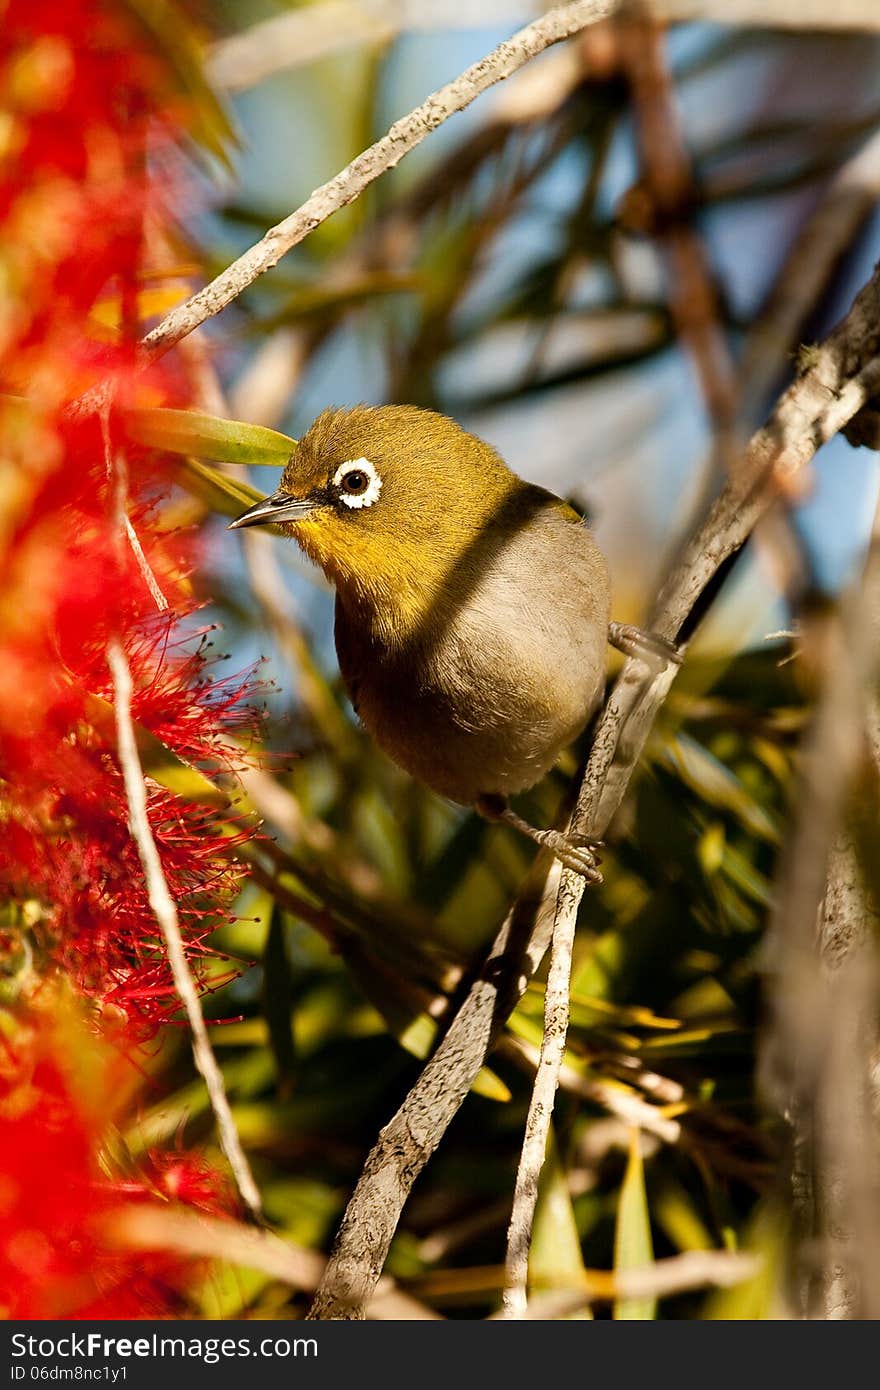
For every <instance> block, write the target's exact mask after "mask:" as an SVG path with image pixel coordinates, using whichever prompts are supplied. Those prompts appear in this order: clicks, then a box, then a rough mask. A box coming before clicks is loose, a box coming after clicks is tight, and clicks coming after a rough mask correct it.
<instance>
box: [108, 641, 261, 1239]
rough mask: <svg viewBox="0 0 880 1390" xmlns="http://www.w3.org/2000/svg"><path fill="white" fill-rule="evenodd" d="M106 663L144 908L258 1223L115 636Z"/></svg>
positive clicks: (255, 1194)
mask: <svg viewBox="0 0 880 1390" xmlns="http://www.w3.org/2000/svg"><path fill="white" fill-rule="evenodd" d="M107 664H108V666H109V667H110V671H111V674H112V676H113V691H114V708H115V712H116V733H117V740H118V751H119V764H120V767H121V768H122V775H123V778H124V779H125V794H126V797H127V799H128V819H129V826H130V829H131V834H132V838H133V840H134V842H135V844H136V845H137V851H138V854H139V856H140V861H141V864H142V865H143V869H144V878H145V880H146V885H147V896H148V897H149V900H150V907H151V908H152V909H153V913H154V915H155V918H156V921H157V922H158V924H159V927H160V928H161V931H162V936H163V938H164V940H165V947H166V950H167V951H168V961H169V964H170V966H171V971H172V974H173V976H174V986H175V988H176V990H177V993H178V996H179V998H180V1000H181V1003H182V1004H183V1007H184V1009H185V1010H186V1016H187V1018H188V1020H189V1026H190V1030H191V1033H192V1050H193V1058H194V1060H195V1064H196V1067H197V1068H198V1070H199V1072H200V1073H201V1075H202V1077H203V1078H204V1082H205V1085H206V1087H207V1088H208V1096H209V1097H210V1101H211V1109H212V1110H213V1112H214V1117H215V1119H216V1121H217V1130H218V1133H219V1136H220V1143H221V1145H222V1147H223V1152H224V1153H225V1154H226V1157H227V1159H228V1161H229V1166H230V1168H231V1169H232V1173H233V1176H234V1177H235V1181H236V1185H237V1187H238V1190H239V1192H240V1193H241V1197H242V1201H243V1202H244V1203H245V1205H246V1206H247V1207H248V1209H249V1211H250V1212H251V1214H252V1216H253V1217H254V1218H255V1219H256V1220H261V1219H262V1205H261V1202H260V1193H259V1190H258V1188H257V1184H256V1183H255V1182H254V1177H253V1174H252V1172H251V1169H250V1164H249V1163H248V1161H247V1158H246V1156H245V1152H244V1149H243V1148H242V1144H241V1140H240V1138H239V1135H238V1130H237V1129H236V1127H235V1121H234V1120H233V1118H232V1111H231V1110H230V1108H229V1100H228V1098H227V1095H226V1088H225V1086H224V1084H223V1073H222V1072H221V1070H220V1068H219V1066H218V1065H217V1059H216V1057H215V1056H214V1053H213V1050H212V1048H211V1044H210V1042H209V1040H208V1031H207V1029H206V1027H205V1020H204V1017H203V1015H202V1008H201V1004H200V1003H199V996H198V992H197V990H196V987H195V983H194V981H193V977H192V974H191V973H190V968H189V964H188V962H187V959H186V951H185V950H184V946H183V938H182V937H181V934H180V923H179V921H178V916H177V905H176V903H175V901H174V899H173V897H172V896H171V891H170V889H169V887H168V882H167V879H166V878H165V873H164V870H163V868H162V860H161V859H160V857H159V850H158V848H157V846H156V841H155V839H154V838H153V832H152V829H151V827H150V821H149V817H148V815H147V789H146V784H145V782H144V774H143V769H142V767H141V763H140V758H139V757H138V751H137V742H136V740H135V732H134V723H133V721H132V717H131V696H132V679H131V670H130V669H129V665H128V661H127V659H126V655H125V651H124V650H123V647H122V643H121V642H120V640H119V639H118V638H117V637H114V638H112V639H111V640H110V642H109V643H108V644H107Z"/></svg>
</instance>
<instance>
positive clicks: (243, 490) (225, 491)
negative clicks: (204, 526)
mask: <svg viewBox="0 0 880 1390" xmlns="http://www.w3.org/2000/svg"><path fill="white" fill-rule="evenodd" d="M178 481H179V482H180V484H181V486H182V487H185V488H186V489H187V491H188V492H192V493H193V494H194V495H195V496H196V497H200V498H201V499H202V501H203V502H204V503H205V504H206V506H209V507H210V508H211V509H212V510H213V511H215V512H219V513H220V515H221V516H239V515H240V514H241V513H242V512H243V511H246V510H247V508H248V507H252V506H253V505H254V503H255V502H260V501H261V500H262V497H263V494H262V493H261V492H259V491H258V489H257V488H255V487H251V485H250V483H242V482H239V480H238V479H237V478H228V477H227V476H226V474H225V473H221V472H220V470H219V468H212V467H211V465H210V463H201V462H200V461H199V460H198V459H194V458H185V459H183V468H182V469H181V471H180V474H179V475H178ZM262 529H263V530H264V531H274V532H275V533H276V534H280V532H279V531H278V527H277V526H264V527H263V528H262Z"/></svg>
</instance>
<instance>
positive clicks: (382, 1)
mask: <svg viewBox="0 0 880 1390" xmlns="http://www.w3.org/2000/svg"><path fill="white" fill-rule="evenodd" d="M536 9H538V5H537V4H536V3H531V0H479V4H475V3H474V0H463V3H462V0H359V2H358V3H356V0H321V2H320V3H317V4H312V5H309V6H307V7H305V8H303V9H295V10H288V11H285V12H284V13H282V14H278V15H273V16H272V17H271V18H270V19H264V20H260V21H259V22H258V23H256V24H253V25H251V26H250V28H248V29H245V30H242V31H241V32H240V33H237V34H231V35H230V36H229V37H228V38H224V39H220V40H218V42H217V43H215V44H214V46H213V48H212V50H211V52H210V54H209V57H208V63H207V69H208V73H209V75H210V77H211V79H212V80H213V81H214V82H216V83H217V85H218V86H220V87H225V88H226V90H227V91H231V92H237V91H242V90H243V89H245V88H248V87H253V86H255V85H256V84H257V83H258V82H262V81H263V80H264V79H265V78H267V77H271V76H272V74H273V73H276V72H282V71H285V70H289V69H291V68H299V67H303V66H305V65H306V64H307V63H313V62H316V61H317V60H318V59H320V58H326V57H329V56H331V55H332V54H334V53H340V52H343V51H345V50H347V49H350V48H354V47H357V46H358V45H359V44H381V43H386V42H387V41H388V40H389V39H391V38H393V37H394V36H395V35H396V34H399V33H401V32H402V31H404V30H414V29H420V30H425V29H463V28H466V27H470V26H472V25H477V26H479V27H485V28H489V27H491V26H492V25H495V24H498V25H501V24H518V23H522V22H523V21H525V20H526V19H528V18H529V17H530V16H531V15H533V14H534V12H535V10H536ZM650 9H651V11H652V12H653V13H654V14H655V15H656V17H657V18H658V19H660V20H665V21H674V20H678V19H698V18H705V19H713V20H716V21H717V22H718V23H722V24H745V25H750V26H756V27H766V28H773V29H776V28H779V29H785V28H789V29H820V30H821V29H844V30H846V29H871V28H873V27H876V26H875V20H876V10H875V8H874V6H873V0H846V3H844V4H843V5H835V6H833V7H832V6H829V5H826V4H825V3H824V0H801V2H800V3H797V4H795V3H793V0H703V3H695V2H694V0H680V3H679V0H665V2H663V3H661V0H655V3H654V4H653V5H652V6H651V7H650Z"/></svg>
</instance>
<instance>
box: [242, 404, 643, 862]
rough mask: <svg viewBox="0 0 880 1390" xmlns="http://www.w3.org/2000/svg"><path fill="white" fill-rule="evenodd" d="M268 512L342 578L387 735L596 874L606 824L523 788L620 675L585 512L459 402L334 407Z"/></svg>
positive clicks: (343, 613)
mask: <svg viewBox="0 0 880 1390" xmlns="http://www.w3.org/2000/svg"><path fill="white" fill-rule="evenodd" d="M270 522H271V523H274V524H276V525H278V526H280V528H281V530H282V531H283V532H285V533H286V534H287V535H289V536H292V537H293V538H294V539H295V540H296V541H297V542H298V543H299V544H300V546H301V547H302V548H303V550H304V551H305V552H306V554H307V555H308V556H309V557H310V558H311V559H312V560H314V561H315V562H316V563H317V564H318V565H320V567H321V569H322V570H323V571H324V573H325V574H326V575H327V577H328V579H329V580H330V581H331V582H332V583H333V584H334V585H335V588H336V620H335V637H336V651H337V654H338V657H339V667H340V671H341V673H342V677H343V680H344V682H345V685H346V688H347V690H348V693H349V696H350V698H351V702H352V705H353V706H354V709H355V711H356V713H357V714H358V716H359V718H360V719H361V721H362V723H363V724H364V725H365V726H366V728H367V729H368V730H369V731H370V733H371V734H372V735H373V737H374V738H375V740H376V742H377V743H378V744H379V745H380V747H381V748H383V749H384V750H385V752H386V753H387V754H388V755H389V756H390V757H391V758H392V759H393V760H394V762H396V763H398V764H399V765H400V766H401V767H403V768H405V769H406V771H407V772H409V773H411V774H412V776H414V777H416V778H418V779H419V780H420V781H421V782H424V783H426V785H427V786H429V787H432V788H433V789H434V791H436V792H439V793H440V795H441V796H444V797H447V798H449V799H450V800H451V801H455V802H459V803H462V804H464V805H472V806H474V807H475V808H476V809H477V810H478V811H479V812H480V814H482V815H483V816H485V817H487V818H488V819H491V820H501V821H505V822H507V823H508V824H510V825H512V826H513V827H514V828H515V829H517V830H518V831H520V833H522V834H525V835H527V836H529V838H530V839H531V840H533V841H535V842H536V843H537V844H539V845H542V846H545V847H547V848H549V849H550V850H551V851H552V852H553V853H554V854H555V855H556V857H557V858H558V859H560V860H561V861H562V863H563V864H565V865H566V866H567V867H568V868H570V869H573V870H575V871H576V872H577V873H580V874H583V875H584V876H585V877H587V878H588V879H590V880H597V879H598V878H599V874H598V871H597V869H596V857H595V854H594V849H593V846H592V843H591V841H590V840H588V839H587V838H586V837H584V836H577V835H570V834H569V835H567V834H564V833H562V832H561V831H557V830H539V829H537V828H535V827H534V826H532V825H530V824H529V823H528V822H527V821H525V820H523V819H522V817H520V816H519V815H518V814H517V813H516V812H515V811H514V810H513V809H512V807H510V806H509V805H508V801H507V798H508V797H509V796H511V795H513V794H515V793H517V792H521V791H525V790H526V789H527V788H529V787H532V786H534V785H535V783H537V782H538V781H540V779H541V778H542V777H543V776H544V774H545V773H546V772H547V771H548V770H549V769H550V767H551V766H552V765H553V763H554V762H555V760H556V758H557V756H558V754H559V753H560V752H561V751H562V749H564V748H566V747H567V746H568V745H569V744H570V743H571V742H572V741H573V740H574V739H575V738H576V737H577V735H578V734H579V733H580V732H581V731H582V730H583V728H584V727H585V726H586V724H587V722H588V720H589V719H590V717H591V715H592V714H593V712H594V710H595V709H596V706H597V704H598V703H599V700H600V697H601V695H602V692H603V689H604V684H605V647H606V644H607V642H608V641H609V613H610V587H609V580H608V568H607V565H606V563H605V559H604V557H603V555H602V553H601V551H600V549H599V547H598V545H597V544H596V541H595V540H594V538H593V535H592V533H591V531H590V529H589V527H588V526H587V524H586V523H585V522H584V521H583V520H582V519H581V517H580V516H578V514H577V512H576V511H575V510H574V509H573V508H572V507H570V506H569V505H568V503H566V502H564V501H563V500H562V499H561V498H559V497H556V496H554V494H553V493H552V492H547V491H546V490H545V489H544V488H542V487H537V486H535V485H534V484H533V483H528V482H524V481H523V480H522V479H521V478H519V477H517V475H516V474H515V473H513V472H512V471H511V470H510V469H509V468H508V467H507V465H506V464H505V463H504V461H503V459H501V457H500V456H499V455H498V454H497V453H496V451H495V450H494V449H493V448H492V447H491V446H490V445H489V444H486V443H484V442H483V441H482V440H480V439H477V438H476V437H475V436H474V435H472V434H469V433H468V432H467V431H466V430H464V429H462V428H461V426H459V425H458V424H456V423H455V422H454V421H453V420H450V419H448V418H447V417H446V416H444V415H440V414H436V413H435V412H434V411H430V410H421V409H418V408H417V407H415V406H407V405H388V406H365V405H361V406H355V407H354V408H353V409H332V410H325V411H324V413H323V414H322V415H319V416H318V418H317V419H316V420H315V422H314V423H313V424H312V426H311V428H310V429H309V430H308V432H307V433H306V434H305V435H304V436H303V437H302V439H300V441H299V442H298V444H297V446H296V449H295V450H294V452H293V454H292V456H291V458H290V461H289V463H288V464H287V467H286V468H285V470H284V473H283V475H282V478H281V486H280V488H279V490H278V491H277V492H275V493H273V494H272V496H271V497H267V498H265V499H264V500H263V501H261V502H258V503H257V504H256V505H255V506H253V507H251V508H250V509H249V510H248V511H246V512H245V513H244V514H243V515H242V516H240V517H238V518H237V519H236V520H235V521H233V522H232V527H239V526H257V525H261V524H266V523H270ZM615 626H617V625H615ZM633 632H636V633H637V632H638V630H637V629H622V628H621V629H619V631H618V633H617V636H618V638H619V637H620V635H621V633H624V634H627V633H628V634H632V633H633ZM618 644H620V643H619V642H618Z"/></svg>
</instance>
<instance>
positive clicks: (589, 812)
mask: <svg viewBox="0 0 880 1390" xmlns="http://www.w3.org/2000/svg"><path fill="white" fill-rule="evenodd" d="M878 322H880V268H878V270H876V271H875V273H874V275H873V276H872V278H871V280H870V281H869V282H868V284H867V285H866V286H865V287H864V289H863V290H862V291H861V292H860V293H859V295H858V296H857V298H856V300H855V302H854V304H853V306H852V308H851V310H850V312H849V314H848V315H847V316H846V318H845V319H844V320H843V321H842V322H841V323H840V324H839V325H838V327H837V328H836V329H835V330H834V332H833V333H831V334H830V336H829V337H828V339H827V340H826V342H825V343H824V344H823V345H822V346H821V347H820V348H819V349H817V351H816V353H815V355H814V358H813V361H812V364H811V366H810V367H809V369H808V370H806V371H804V372H803V373H802V374H801V375H800V376H799V377H798V378H797V380H796V381H795V382H794V383H793V384H792V385H791V386H790V387H789V389H788V390H787V391H786V392H785V393H784V394H783V396H782V397H781V398H780V400H779V401H778V403H777V405H776V407H775V409H774V410H773V412H772V414H771V415H770V417H769V419H768V421H767V423H766V424H765V425H764V426H763V427H762V428H761V429H760V430H758V431H757V433H756V434H755V435H754V436H753V437H752V439H751V441H750V442H749V445H748V447H747V449H746V450H745V454H744V457H743V458H742V460H741V462H740V463H739V465H738V466H737V468H736V470H735V472H734V474H733V476H732V477H731V479H730V481H729V482H728V484H727V486H726V487H725V488H724V490H723V492H722V493H721V494H720V496H719V498H718V500H717V501H716V503H715V505H714V506H713V508H712V509H711V511H710V512H709V515H708V516H707V517H706V519H705V521H704V523H703V524H702V526H700V527H699V528H698V530H697V531H696V533H695V534H694V536H693V537H692V539H691V541H690V542H689V543H688V545H687V546H686V547H685V549H684V551H683V553H682V555H681V557H680V560H679V562H678V564H677V565H676V566H675V568H674V570H673V572H672V573H671V575H670V577H669V579H668V581H667V583H666V584H665V586H664V588H663V590H662V592H661V594H660V596H659V599H658V602H657V605H656V608H655V611H654V615H653V621H652V628H653V630H654V631H656V632H657V633H658V634H659V635H660V636H662V637H665V638H667V639H668V640H669V641H673V642H683V641H686V640H687V639H688V638H689V637H690V635H691V632H692V630H693V629H694V628H695V627H696V625H697V623H698V622H699V621H700V619H701V618H702V617H703V615H704V612H705V609H706V607H707V605H708V602H709V601H711V597H712V596H714V595H713V588H714V585H713V581H715V582H716V584H717V582H718V577H719V576H721V577H723V574H724V569H723V566H724V564H725V562H726V561H727V560H729V558H730V557H731V556H733V555H734V554H736V552H737V551H738V550H739V549H740V548H741V547H742V545H743V544H744V543H745V541H746V540H747V539H748V537H749V535H750V534H751V532H752V530H753V529H754V527H755V525H756V524H757V522H758V521H759V520H760V518H761V516H762V515H763V514H764V513H765V512H766V511H767V509H768V508H769V506H770V504H771V503H772V501H773V499H774V497H775V496H776V494H777V491H778V489H779V487H780V486H781V485H782V484H783V483H784V482H786V481H787V480H788V479H789V478H790V476H791V475H793V474H794V473H796V472H797V471H798V470H799V469H801V468H803V467H805V466H806V465H807V464H808V463H809V461H810V459H811V458H812V456H813V454H814V453H815V452H816V450H817V449H818V448H820V447H821V445H822V444H823V443H825V441H826V440H828V439H829V438H831V436H832V435H833V434H834V433H836V431H837V430H839V429H840V428H841V427H842V426H843V425H844V424H845V423H846V422H847V420H849V419H850V418H851V417H852V415H853V414H855V412H856V411H857V410H858V409H859V408H860V407H861V406H862V405H863V404H864V402H865V400H866V399H868V397H869V396H870V395H871V394H872V393H873V392H874V391H875V390H876V389H877V385H878V383H880V361H878V359H877V357H876V356H875V354H876V353H877V351H878V346H880V344H878V340H877V323H878ZM673 675H674V668H667V669H666V670H664V671H661V672H659V673H657V674H652V673H651V672H650V671H648V670H647V669H646V668H645V666H644V665H643V664H642V663H641V662H640V661H639V660H637V659H636V658H629V659H628V660H627V661H626V663H625V664H624V667H623V670H622V672H621V674H620V676H619V677H618V680H617V682H616V684H615V686H614V688H613V690H612V692H611V695H610V697H609V699H608V701H607V703H606V706H605V709H604V712H603V714H602V718H601V720H600V721H599V725H598V728H597V730H596V735H595V739H594V742H593V747H592V750H591V753H590V758H589V762H588V764H587V768H586V772H585V774H584V778H583V781H582V784H581V788H580V793H579V796H578V805H577V810H576V812H575V816H574V822H573V823H574V825H575V826H576V828H577V829H578V830H583V831H586V832H587V833H589V834H590V835H591V836H592V837H593V838H596V839H601V837H602V835H603V833H604V831H605V829H606V827H607V825H608V824H609V822H610V820H611V817H612V816H613V814H614V812H615V811H616V810H617V808H618V806H619V805H620V803H621V801H622V799H623V796H624V793H625V791H626V789H627V786H628V785H629V781H630V779H631V777H632V775H633V772H634V771H635V767H636V764H637V762H638V759H639V757H640V755H641V751H642V748H643V747H644V744H645V741H646V739H647V737H648V733H649V731H650V728H651V726H652V724H653V721H654V718H655V716H656V713H657V711H658V709H659V708H660V706H661V705H662V703H663V700H664V698H665V696H666V693H667V691H668V689H669V686H670V684H671V682H672V678H673ZM624 734H625V737H622V735H624ZM559 887H560V867H559V865H558V864H553V865H550V866H549V867H548V861H547V860H546V858H544V857H543V856H539V857H538V859H537V860H536V863H535V866H534V869H533V872H532V875H531V876H530V878H529V880H528V881H527V884H526V888H525V890H524V892H523V893H522V894H521V896H520V899H519V901H518V902H517V904H516V905H515V907H514V908H513V909H512V911H511V912H510V914H509V915H508V917H507V918H506V920H505V921H504V923H503V924H502V927H501V929H500V930H499V933H498V936H497V938H496V940H495V943H494V945H493V946H492V949H491V951H490V953H489V957H488V959H487V961H486V964H485V966H484V968H483V970H482V972H481V974H480V976H479V978H478V979H477V980H476V981H475V982H474V983H473V985H472V986H471V988H470V991H469V993H468V995H467V997H466V998H465V1000H464V1002H463V1003H462V1005H461V1007H460V1008H459V1011H458V1013H457V1014H456V1016H455V1018H454V1019H453V1021H452V1023H451V1024H450V1027H449V1030H448V1032H447V1033H446V1036H445V1037H444V1039H443V1041H442V1042H441V1044H440V1046H439V1047H438V1049H437V1051H436V1052H435V1054H434V1056H433V1057H432V1058H431V1059H430V1061H429V1062H428V1064H427V1066H426V1067H425V1069H424V1071H423V1072H422V1074H421V1076H420V1077H419V1079H418V1081H417V1082H416V1083H415V1085H414V1086H413V1087H412V1089H411V1090H410V1092H409V1094H408V1095H407V1097H406V1099H405V1100H404V1102H403V1104H402V1105H401V1107H400V1109H399V1110H398V1111H397V1113H396V1115H395V1116H394V1117H393V1119H392V1120H391V1121H390V1123H389V1124H388V1125H387V1126H386V1127H385V1129H383V1130H382V1132H381V1134H380V1135H379V1138H378V1140H377V1142H376V1144H375V1146H374V1147H373V1149H372V1151H371V1152H370V1154H369V1156H368V1158H367V1161H366V1164H365V1166H364V1170H363V1173H362V1175H361V1177H360V1179H359V1181H358V1184H357V1186H356V1188H355V1191H354V1193H353V1195H352V1198H351V1200H350V1201H349V1204H348V1207H347V1209H346V1212H345V1215H344V1217H343V1220H342V1224H341V1226H340V1228H339V1232H338V1235H337V1238H336V1242H335V1245H334V1249H333V1253H332V1254H331V1257H330V1260H329V1262H328V1266H327V1271H326V1273H325V1276H324V1280H323V1282H322V1285H321V1288H320V1289H319V1291H318V1294H317V1297H316V1299H315V1303H314V1305H313V1308H312V1311H311V1314H310V1316H312V1317H316V1318H360V1317H362V1316H363V1306H364V1303H365V1302H366V1300H367V1299H368V1298H369V1295H370V1292H371V1290H372V1289H373V1287H374V1286H375V1283H376V1280H377V1279H378V1277H379V1275H380V1273H381V1270H382V1268H383V1265H384V1263H385V1259H386V1256H387V1254H388V1249H389V1247H390V1244H391V1240H392V1237H393V1235H394V1231H395V1229H396V1227H397V1223H398V1220H399V1218H400V1214H401V1212H402V1210H403V1207H404V1204H405V1202H406V1200H407V1197H408V1196H409V1193H410V1190H411V1188H412V1186H413V1183H414V1182H415V1180H416V1178H417V1177H418V1175H419V1173H420V1172H421V1171H422V1169H423V1168H424V1166H425V1164H426V1163H427V1162H428V1160H429V1158H430V1157H431V1155H432V1154H433V1152H434V1150H435V1149H436V1147H437V1145H438V1144H439V1143H440V1140H441V1139H442V1137H443V1135H444V1134H445V1132H446V1130H447V1128H448V1127H449V1124H450V1123H451V1121H452V1119H453V1118H454V1116H455V1115H456V1113H457V1112H458V1109H459V1107H460V1106H461V1104H462V1102H463V1101H464V1098H465V1096H466V1095H467V1094H468V1091H469V1090H470V1087H471V1084H472V1082H473V1080H474V1078H475V1076H476V1075H477V1072H478V1071H479V1069H480V1067H481V1066H482V1065H483V1063H484V1061H485V1058H486V1055H487V1053H488V1052H489V1050H490V1049H491V1047H492V1046H493V1044H494V1042H495V1040H496V1038H497V1037H498V1035H499V1033H500V1031H501V1029H502V1028H503V1026H504V1022H505V1020H506V1019H507V1017H508V1015H509V1014H510V1013H511V1011H512V1010H513V1008H514V1007H515V1006H516V1003H517V1001H518V999H519V998H520V996H521V994H522V992H523V990H524V989H525V987H526V984H527V983H528V980H529V979H530V977H531V975H532V974H533V973H534V971H535V969H536V968H537V966H538V964H539V963H540V960H541V958H542V957H543V955H544V952H545V950H546V948H547V945H548V944H549V941H550V939H551V937H552V935H553V932H554V930H559V929H560V927H559V924H560V922H562V923H565V922H566V921H567V922H569V923H571V922H573V920H574V917H575V915H576V913H577V909H578V906H579V903H580V898H581V896H582V893H583V882H582V880H581V881H579V882H576V883H573V882H571V881H570V880H569V878H568V876H566V880H565V882H564V884H563V885H562V891H560V892H559V894H558V901H557V890H558V889H559Z"/></svg>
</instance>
